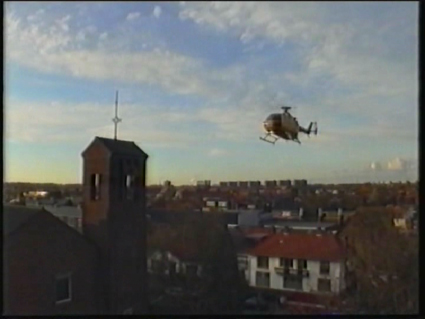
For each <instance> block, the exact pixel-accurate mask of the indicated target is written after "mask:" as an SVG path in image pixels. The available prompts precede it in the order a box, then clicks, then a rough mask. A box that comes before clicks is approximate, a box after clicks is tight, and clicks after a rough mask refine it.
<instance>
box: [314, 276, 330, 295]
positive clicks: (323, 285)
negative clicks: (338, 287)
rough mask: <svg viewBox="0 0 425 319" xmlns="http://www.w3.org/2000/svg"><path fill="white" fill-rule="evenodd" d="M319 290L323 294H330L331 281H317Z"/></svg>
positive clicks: (321, 279) (320, 279)
mask: <svg viewBox="0 0 425 319" xmlns="http://www.w3.org/2000/svg"><path fill="white" fill-rule="evenodd" d="M317 290H318V291H323V292H330V291H331V280H330V279H323V278H319V279H318V280H317Z"/></svg>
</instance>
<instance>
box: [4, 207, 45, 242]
mask: <svg viewBox="0 0 425 319" xmlns="http://www.w3.org/2000/svg"><path fill="white" fill-rule="evenodd" d="M41 211H42V210H41V209H38V208H29V207H26V206H21V205H16V206H15V205H3V238H4V237H7V236H9V235H10V234H11V233H12V232H13V231H15V230H16V229H18V228H19V227H20V226H22V225H23V224H25V223H26V222H27V221H28V220H30V219H31V217H33V216H35V215H36V214H38V213H40V212H41Z"/></svg>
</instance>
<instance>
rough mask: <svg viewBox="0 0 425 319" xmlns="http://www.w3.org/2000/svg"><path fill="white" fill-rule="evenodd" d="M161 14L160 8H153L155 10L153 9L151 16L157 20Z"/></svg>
mask: <svg viewBox="0 0 425 319" xmlns="http://www.w3.org/2000/svg"><path fill="white" fill-rule="evenodd" d="M161 13H162V9H161V7H160V6H155V8H154V9H153V12H152V14H153V16H154V17H155V18H159V17H160V16H161Z"/></svg>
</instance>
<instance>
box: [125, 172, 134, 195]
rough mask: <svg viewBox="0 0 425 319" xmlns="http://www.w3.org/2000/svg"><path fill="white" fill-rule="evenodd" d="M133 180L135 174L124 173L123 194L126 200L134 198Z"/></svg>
mask: <svg viewBox="0 0 425 319" xmlns="http://www.w3.org/2000/svg"><path fill="white" fill-rule="evenodd" d="M135 181H136V178H135V176H132V175H125V195H126V199H127V200H134V199H135V185H136V183H135Z"/></svg>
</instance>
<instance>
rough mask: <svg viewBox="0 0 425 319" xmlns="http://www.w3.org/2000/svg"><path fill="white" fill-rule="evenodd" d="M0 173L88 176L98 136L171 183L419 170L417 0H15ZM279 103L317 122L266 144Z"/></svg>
mask: <svg viewBox="0 0 425 319" xmlns="http://www.w3.org/2000/svg"><path fill="white" fill-rule="evenodd" d="M5 7H6V38H5V41H6V42H5V54H6V60H5V61H6V63H5V76H6V78H5V102H6V103H5V105H6V108H5V178H6V181H29V182H58V183H75V182H80V181H81V170H82V167H81V152H82V151H83V150H84V148H85V147H86V146H87V145H88V144H89V143H90V141H91V140H92V139H93V138H94V137H95V136H104V137H113V124H112V121H111V119H112V117H113V116H114V98H115V90H116V89H119V91H120V109H119V116H120V117H121V118H122V119H123V122H122V123H121V124H120V125H119V138H122V139H126V140H133V141H135V142H136V143H137V144H138V145H139V146H140V147H141V148H142V149H143V150H145V151H146V152H147V153H148V154H149V155H150V158H149V164H148V183H150V184H151V183H158V182H159V181H161V180H165V179H169V180H171V181H172V182H173V183H174V184H177V185H179V184H188V183H190V180H192V179H211V180H212V181H213V182H219V181H222V180H265V179H296V178H306V179H308V180H310V181H312V182H324V183H331V182H362V181H389V180H393V181H399V180H407V179H410V180H416V179H417V166H418V152H417V149H418V105H417V103H418V98H417V97H418V85H417V83H418V62H417V60H418V53H417V52H418V32H417V29H418V4H417V3H414V2H374V3H368V2H306V3H303V2H296V3H295V2H217V3H216V2H204V3H197V2H169V3H167V2H143V3H138V2H128V3H126V2H120V3H114V2H86V3H82V2H81V3H75V2H62V3H61V2H44V3H37V2H28V3H24V2H13V3H7V4H6V6H5ZM282 104H289V105H293V106H296V107H297V108H296V109H295V110H294V115H296V116H297V118H298V119H299V121H300V123H301V124H302V125H308V123H309V122H310V121H317V122H318V126H319V134H318V135H317V136H312V137H311V138H307V137H304V136H302V137H301V142H302V145H301V146H300V145H297V144H295V143H288V142H282V141H280V142H278V143H277V144H276V145H275V146H272V145H269V144H266V143H263V142H261V141H260V140H259V139H258V137H259V136H260V135H262V134H263V132H262V128H261V123H262V121H263V120H264V118H266V117H267V116H268V114H270V113H271V112H274V111H276V110H279V106H280V105H282Z"/></svg>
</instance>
